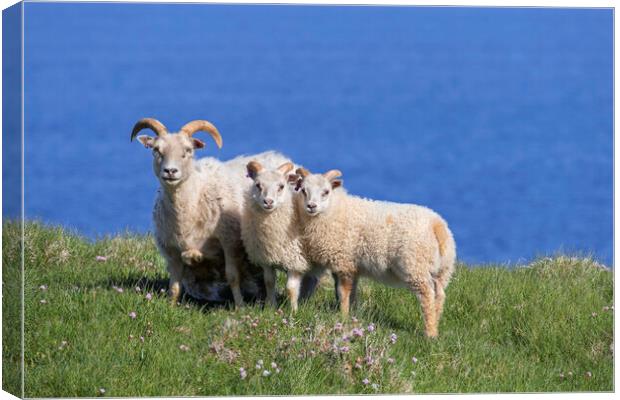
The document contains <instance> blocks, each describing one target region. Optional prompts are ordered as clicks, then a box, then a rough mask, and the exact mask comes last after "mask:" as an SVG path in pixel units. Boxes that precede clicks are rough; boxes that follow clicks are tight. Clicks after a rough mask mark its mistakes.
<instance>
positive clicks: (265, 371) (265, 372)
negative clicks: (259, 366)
mask: <svg viewBox="0 0 620 400" xmlns="http://www.w3.org/2000/svg"><path fill="white" fill-rule="evenodd" d="M269 375H271V372H269V370H268V369H266V370H264V371H263V376H269Z"/></svg>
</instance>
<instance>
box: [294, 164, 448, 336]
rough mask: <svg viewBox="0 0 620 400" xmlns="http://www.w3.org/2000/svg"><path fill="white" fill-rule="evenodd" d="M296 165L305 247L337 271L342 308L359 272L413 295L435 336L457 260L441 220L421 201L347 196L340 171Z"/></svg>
mask: <svg viewBox="0 0 620 400" xmlns="http://www.w3.org/2000/svg"><path fill="white" fill-rule="evenodd" d="M296 172H297V174H298V175H299V176H300V178H299V181H298V186H299V189H300V195H299V196H298V197H297V206H298V210H299V216H300V221H301V225H302V232H303V241H304V244H305V246H306V254H307V257H308V259H309V260H310V261H311V262H313V263H317V264H321V265H325V266H326V267H327V268H329V269H330V270H331V271H332V272H333V273H334V274H335V275H336V276H337V277H338V289H337V290H338V297H339V299H340V309H341V311H342V312H343V313H344V314H347V313H348V311H349V301H350V297H349V296H350V294H351V292H352V288H353V286H354V284H355V281H356V280H357V278H358V277H359V276H360V275H362V276H368V277H371V278H373V279H376V280H378V281H381V282H383V283H386V284H389V285H392V286H405V287H407V288H409V289H410V290H412V291H413V292H414V293H415V294H416V295H417V297H418V299H419V300H420V303H421V306H422V312H423V315H424V322H425V333H426V335H427V336H429V337H436V336H437V334H438V323H439V319H440V317H441V313H442V310H443V304H444V299H445V293H444V290H445V288H446V286H447V285H448V282H449V280H450V277H451V275H452V273H453V271H454V263H455V259H456V245H455V243H454V239H453V237H452V233H451V232H450V230H449V229H448V225H447V223H446V222H445V221H444V220H443V219H442V218H441V217H440V216H439V215H438V214H437V213H435V212H434V211H432V210H430V209H428V208H426V207H421V206H417V205H412V204H397V203H389V202H381V201H372V200H367V199H362V198H359V197H356V196H352V195H349V194H347V193H346V191H345V190H344V189H343V188H342V187H341V186H342V181H341V180H340V179H337V178H338V177H339V176H340V175H341V173H340V171H337V170H332V171H329V172H327V173H325V174H324V175H320V174H310V173H309V172H308V171H307V170H304V169H298V170H297V171H296Z"/></svg>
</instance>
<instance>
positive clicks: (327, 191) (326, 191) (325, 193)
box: [323, 189, 329, 197]
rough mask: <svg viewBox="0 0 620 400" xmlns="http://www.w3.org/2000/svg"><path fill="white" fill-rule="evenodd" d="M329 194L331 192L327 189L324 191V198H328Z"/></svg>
mask: <svg viewBox="0 0 620 400" xmlns="http://www.w3.org/2000/svg"><path fill="white" fill-rule="evenodd" d="M328 194H329V190H327V189H325V190H323V197H325V196H327V195H328Z"/></svg>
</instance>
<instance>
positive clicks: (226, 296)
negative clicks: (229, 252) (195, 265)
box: [91, 276, 263, 311]
mask: <svg viewBox="0 0 620 400" xmlns="http://www.w3.org/2000/svg"><path fill="white" fill-rule="evenodd" d="M91 286H92V287H97V286H99V287H102V288H105V289H109V290H115V289H116V288H122V289H123V291H128V292H134V293H135V292H136V287H139V288H140V291H139V293H141V294H142V295H145V294H146V293H149V292H150V293H153V294H155V295H162V294H165V295H167V293H168V279H165V278H161V279H153V278H148V277H145V276H133V277H129V278H127V279H120V280H119V279H107V280H103V281H99V282H96V283H94V284H93V285H91ZM218 294H219V297H220V298H221V299H222V301H208V300H203V299H196V298H194V297H192V296H190V295H188V294H186V293H185V292H183V293H182V296H181V299H180V301H179V303H180V304H181V305H189V306H190V307H197V308H200V309H202V310H204V311H209V310H213V309H222V308H230V309H233V308H234V305H235V304H234V299H233V295H232V291H231V290H230V287H228V286H226V287H225V288H222V289H221V290H220V291H219V292H218ZM243 300H244V302H245V304H247V305H257V304H262V303H263V301H262V300H261V299H259V298H257V297H256V296H250V295H248V294H247V293H243Z"/></svg>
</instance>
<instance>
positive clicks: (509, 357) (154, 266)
mask: <svg viewBox="0 0 620 400" xmlns="http://www.w3.org/2000/svg"><path fill="white" fill-rule="evenodd" d="M2 235H3V252H2V260H3V283H4V295H5V297H4V301H3V303H4V304H3V306H4V307H5V308H3V311H4V318H5V321H4V327H5V331H4V334H5V337H4V341H3V350H4V352H3V354H4V355H3V356H4V360H3V361H5V362H4V363H3V366H4V367H3V373H4V386H5V389H6V390H10V391H13V392H18V393H19V381H18V380H19V375H18V373H17V371H15V367H16V366H17V361H18V360H19V342H18V339H17V336H18V334H19V322H18V320H17V318H18V310H17V308H16V307H15V306H16V305H17V304H18V303H17V302H15V301H13V300H12V299H11V298H9V297H7V296H15V295H16V294H19V285H17V283H18V281H19V280H20V279H19V273H18V270H19V265H20V262H19V261H20V245H19V235H20V233H19V226H18V225H16V224H10V223H9V224H6V223H5V224H4V225H3V230H2ZM25 236H26V251H25V265H26V268H25V282H26V284H25V313H26V318H25V330H26V336H25V372H26V375H25V384H26V391H25V395H26V396H27V397H50V396H54V397H60V396H96V395H103V396H142V395H146V396H156V395H158V396H181V395H233V394H235V395H243V394H315V393H317V394H318V393H430V392H432V393H444V392H451V393H455V392H459V393H463V392H513V391H527V392H537V391H611V390H613V376H612V371H613V326H612V325H613V309H611V308H609V307H610V306H611V305H612V302H613V300H612V296H613V276H612V273H611V272H609V271H607V270H604V269H601V268H599V267H598V266H597V264H596V263H593V262H592V261H589V260H576V259H570V258H567V257H558V258H554V259H541V260H539V261H537V262H535V263H534V264H532V265H530V266H529V267H527V268H513V269H507V268H505V267H500V266H485V267H484V268H477V267H472V266H463V265H460V266H459V267H458V268H457V271H456V273H455V275H454V277H453V280H452V282H451V284H450V286H449V287H448V290H447V300H446V309H445V313H444V317H443V319H442V321H441V324H440V337H439V338H438V339H436V340H428V339H426V338H425V337H424V336H423V324H422V318H421V315H420V311H419V307H418V303H417V300H416V299H415V297H414V296H413V295H412V294H411V293H409V292H407V291H406V290H399V289H392V288H386V287H383V286H380V285H377V284H374V283H372V282H370V281H362V285H361V287H360V296H359V301H358V306H357V308H356V309H354V311H353V316H354V317H355V318H351V319H348V320H343V319H342V318H341V317H340V316H339V314H338V312H337V309H336V303H335V300H334V295H333V288H332V287H331V284H328V285H324V286H323V287H321V288H320V289H319V290H318V292H317V294H316V295H315V296H314V297H313V298H312V299H311V300H310V301H309V302H307V303H304V304H302V306H301V308H300V312H299V313H298V314H297V315H295V316H291V315H289V311H288V310H289V309H288V307H287V305H286V304H283V305H282V307H281V310H279V311H277V310H274V309H270V308H267V309H263V308H262V307H260V306H259V305H250V306H247V307H245V308H244V309H242V310H240V311H233V310H231V309H229V308H228V307H226V306H215V307H201V306H200V305H198V304H196V303H193V302H191V301H186V302H184V304H183V305H181V306H177V307H172V306H170V305H169V304H168V302H167V300H166V297H165V294H162V293H160V289H162V288H164V287H165V285H166V274H165V272H164V266H163V261H162V259H161V258H160V257H159V255H158V253H157V250H156V249H155V246H154V244H153V239H152V237H150V236H144V237H143V236H131V235H126V236H122V237H114V238H110V239H105V240H100V241H97V242H95V243H91V242H88V241H86V240H84V239H83V238H80V237H79V236H76V235H72V234H69V233H67V232H65V231H63V230H62V229H60V228H50V227H46V226H43V225H40V224H36V223H29V224H27V226H26V234H25ZM97 256H104V257H106V258H105V261H104V260H102V259H99V260H98V259H97ZM279 288H280V290H282V285H281V284H280V285H279ZM147 294H150V296H147ZM149 297H150V299H149ZM11 307H13V308H11ZM340 324H342V327H340ZM371 324H372V327H371V328H370V329H369V326H370V325H371ZM355 328H363V331H360V330H354V329H355ZM373 328H374V329H373ZM356 334H358V335H361V336H356ZM7 335H9V337H7ZM343 336H349V337H350V339H348V340H343ZM345 339H346V338H345ZM260 360H262V365H263V366H262V367H261V366H260V365H259V366H258V368H257V364H260ZM272 362H273V363H275V365H274V366H272V365H271V364H272ZM240 368H244V370H245V374H244V375H246V376H245V378H243V379H242V376H241V375H242V374H241V373H240ZM265 370H267V371H269V376H264V375H267V374H268V373H266V372H264V371H265ZM100 390H105V392H100Z"/></svg>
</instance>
